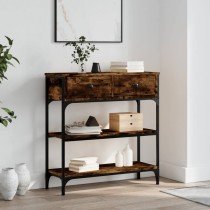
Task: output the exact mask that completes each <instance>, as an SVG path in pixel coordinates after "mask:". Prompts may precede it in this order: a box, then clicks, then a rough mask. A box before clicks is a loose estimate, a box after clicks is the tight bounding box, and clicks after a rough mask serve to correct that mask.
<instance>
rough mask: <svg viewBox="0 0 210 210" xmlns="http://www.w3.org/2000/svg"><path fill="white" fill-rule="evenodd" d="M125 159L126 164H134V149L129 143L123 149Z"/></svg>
mask: <svg viewBox="0 0 210 210" xmlns="http://www.w3.org/2000/svg"><path fill="white" fill-rule="evenodd" d="M123 161H124V166H133V151H132V149H131V148H130V146H129V144H128V145H127V146H126V148H125V149H124V151H123Z"/></svg>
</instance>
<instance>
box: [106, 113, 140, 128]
mask: <svg viewBox="0 0 210 210" xmlns="http://www.w3.org/2000/svg"><path fill="white" fill-rule="evenodd" d="M109 129H110V130H113V131H118V132H129V131H140V130H143V114H142V113H136V112H122V113H110V114H109Z"/></svg>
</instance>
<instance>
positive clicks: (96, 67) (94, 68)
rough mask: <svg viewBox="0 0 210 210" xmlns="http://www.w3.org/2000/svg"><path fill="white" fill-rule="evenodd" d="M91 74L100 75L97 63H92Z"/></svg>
mask: <svg viewBox="0 0 210 210" xmlns="http://www.w3.org/2000/svg"><path fill="white" fill-rule="evenodd" d="M91 72H92V73H100V72H101V68H100V64H99V63H93V66H92V71H91Z"/></svg>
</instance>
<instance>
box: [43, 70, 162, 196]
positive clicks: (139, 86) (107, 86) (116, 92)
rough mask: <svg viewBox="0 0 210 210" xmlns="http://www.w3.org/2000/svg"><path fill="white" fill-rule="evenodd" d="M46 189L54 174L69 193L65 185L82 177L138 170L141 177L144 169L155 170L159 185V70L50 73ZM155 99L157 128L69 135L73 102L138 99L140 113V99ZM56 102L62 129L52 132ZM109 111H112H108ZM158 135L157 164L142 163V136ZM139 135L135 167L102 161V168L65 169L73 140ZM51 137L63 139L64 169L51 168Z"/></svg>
mask: <svg viewBox="0 0 210 210" xmlns="http://www.w3.org/2000/svg"><path fill="white" fill-rule="evenodd" d="M45 81H46V139H45V141H46V142H45V143H46V145H45V146H46V150H45V152H46V177H45V178H46V186H45V187H46V189H48V188H49V180H50V177H51V176H55V177H57V178H60V179H61V182H62V184H61V191H62V195H65V186H66V184H67V182H68V181H70V180H72V179H78V178H87V177H97V176H108V175H117V174H126V173H137V179H140V173H141V172H146V171H147V172H148V171H152V172H154V173H155V177H156V184H159V73H156V72H144V73H108V72H107V73H96V74H93V73H46V74H45ZM142 100H153V101H154V102H155V103H156V129H155V130H153V129H147V128H144V130H143V131H136V132H124V133H119V132H115V131H111V130H107V129H106V130H103V131H102V133H101V135H97V136H88V135H87V136H84V135H76V136H69V135H66V133H65V110H66V107H67V106H68V105H69V104H71V103H88V102H101V103H102V102H109V101H136V102H137V112H140V101H142ZM52 101H61V115H62V118H61V132H49V104H50V103H51V102H52ZM107 114H108V113H107ZM152 135H155V136H156V164H155V165H151V164H148V163H143V162H141V158H140V146H141V144H140V143H141V141H140V138H141V136H152ZM124 137H136V139H137V160H136V161H135V162H134V165H133V166H131V167H122V168H117V167H115V164H102V165H100V169H99V171H92V172H84V173H76V172H72V171H69V170H68V168H65V145H66V143H67V142H71V141H88V140H96V141H103V139H113V138H124ZM50 138H57V139H60V142H61V168H56V169H50V168H49V141H50Z"/></svg>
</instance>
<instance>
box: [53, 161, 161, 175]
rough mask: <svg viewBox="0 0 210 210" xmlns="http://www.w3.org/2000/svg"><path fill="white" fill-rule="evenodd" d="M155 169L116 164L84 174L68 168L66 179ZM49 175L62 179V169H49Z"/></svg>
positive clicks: (140, 164) (144, 165) (153, 168)
mask: <svg viewBox="0 0 210 210" xmlns="http://www.w3.org/2000/svg"><path fill="white" fill-rule="evenodd" d="M155 169H157V166H154V165H150V164H147V163H140V162H134V165H133V166H129V167H121V168H118V167H115V164H104V165H100V169H99V170H98V171H91V172H83V173H77V172H73V171H69V169H68V168H66V169H65V177H66V178H82V177H94V176H104V175H110V174H122V173H135V172H138V171H149V170H155ZM49 173H50V174H51V175H53V176H56V177H62V169H60V168H59V169H49Z"/></svg>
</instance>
